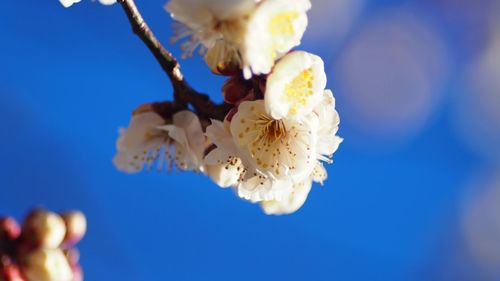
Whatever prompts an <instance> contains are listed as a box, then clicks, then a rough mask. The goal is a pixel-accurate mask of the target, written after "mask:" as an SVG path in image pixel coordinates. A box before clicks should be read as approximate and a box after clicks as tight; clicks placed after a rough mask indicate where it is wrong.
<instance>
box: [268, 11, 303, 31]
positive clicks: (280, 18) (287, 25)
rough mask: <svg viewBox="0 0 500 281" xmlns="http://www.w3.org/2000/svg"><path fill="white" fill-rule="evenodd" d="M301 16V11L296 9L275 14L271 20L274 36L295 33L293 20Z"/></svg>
mask: <svg viewBox="0 0 500 281" xmlns="http://www.w3.org/2000/svg"><path fill="white" fill-rule="evenodd" d="M298 17H299V13H297V12H295V11H288V12H283V13H279V14H277V15H275V16H274V17H272V18H271V20H270V21H269V31H270V32H271V34H272V35H274V36H277V35H278V36H279V35H288V36H293V35H294V34H295V28H294V25H293V22H294V21H295V20H296V19H297V18H298Z"/></svg>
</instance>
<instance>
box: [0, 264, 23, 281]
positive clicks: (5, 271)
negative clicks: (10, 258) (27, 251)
mask: <svg viewBox="0 0 500 281" xmlns="http://www.w3.org/2000/svg"><path fill="white" fill-rule="evenodd" d="M0 281H26V280H25V279H24V278H23V277H22V275H21V272H20V271H19V268H18V267H17V266H15V265H13V264H7V265H0Z"/></svg>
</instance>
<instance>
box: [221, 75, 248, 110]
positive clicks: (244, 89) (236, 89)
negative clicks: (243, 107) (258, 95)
mask: <svg viewBox="0 0 500 281" xmlns="http://www.w3.org/2000/svg"><path fill="white" fill-rule="evenodd" d="M252 92H253V91H252V82H251V81H247V80H245V79H244V78H243V77H241V76H233V77H231V78H230V79H228V80H226V82H224V85H223V86H222V95H223V96H224V101H225V102H226V103H229V104H239V103H241V102H243V101H245V100H251V99H252V97H253V95H252Z"/></svg>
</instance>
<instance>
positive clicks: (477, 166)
mask: <svg viewBox="0 0 500 281" xmlns="http://www.w3.org/2000/svg"><path fill="white" fill-rule="evenodd" d="M164 2H165V0H147V1H146V0H137V5H138V6H139V8H140V9H141V11H142V13H143V15H144V17H145V18H146V20H147V21H148V22H149V24H150V26H151V27H152V29H153V30H154V31H155V33H156V34H157V36H158V37H159V38H160V39H161V40H162V41H163V42H165V44H166V45H168V42H169V37H170V36H171V34H172V30H171V24H172V22H171V20H170V18H169V15H168V14H167V13H166V12H165V11H164V10H163V9H162V6H163V4H164ZM312 2H313V9H312V10H311V11H310V13H309V18H310V27H309V29H308V31H307V33H306V35H305V37H304V39H303V45H302V46H301V47H300V48H301V49H304V50H307V51H310V52H313V53H316V54H319V55H320V56H322V57H323V58H324V59H325V62H326V67H327V73H328V77H329V81H328V86H329V88H332V89H333V91H334V93H335V96H336V98H337V109H338V111H339V112H340V115H341V119H342V121H341V129H340V135H341V136H342V137H344V138H345V141H344V143H343V144H342V146H341V148H340V150H339V151H338V152H337V153H336V154H335V157H334V162H335V163H334V164H333V165H331V166H329V167H328V169H329V180H328V181H327V183H326V185H325V186H324V187H320V186H315V187H314V188H313V191H312V192H311V194H310V196H309V199H308V201H307V202H306V204H305V206H304V207H303V208H302V209H301V210H300V211H299V212H297V213H296V214H294V215H291V216H284V217H272V216H265V215H264V214H263V213H262V212H261V210H260V209H259V207H258V206H255V205H251V204H249V203H245V202H243V201H241V200H238V199H236V197H235V196H234V194H232V192H231V191H229V190H222V189H219V188H217V187H216V186H215V185H214V184H212V183H211V182H210V181H209V179H208V178H206V177H204V176H200V175H194V174H191V173H177V172H174V173H173V174H172V175H170V176H169V175H165V174H161V173H156V172H151V173H146V172H144V173H141V174H139V175H126V174H123V173H120V172H118V171H117V170H116V169H115V168H114V167H113V165H112V163H111V159H112V157H113V155H114V153H115V141H116V138H117V136H118V128H119V127H120V126H126V125H127V124H128V122H129V117H130V112H131V111H132V110H133V109H134V108H135V107H136V106H138V105H139V104H142V103H145V102H151V101H158V100H164V99H169V98H171V89H170V85H169V82H168V80H167V79H166V76H165V75H164V73H163V72H162V71H161V69H160V67H159V66H158V65H157V63H156V61H155V60H154V59H153V57H152V56H151V55H150V53H149V52H148V50H147V49H146V48H145V46H143V44H142V43H141V42H140V41H139V40H138V39H137V38H136V37H135V36H134V35H133V34H132V32H131V30H130V27H129V24H128V21H127V20H126V17H125V16H124V14H123V12H122V10H121V8H120V7H119V6H110V7H107V6H102V5H100V4H99V3H97V2H91V1H85V0H84V1H82V3H79V4H77V5H75V6H74V7H72V8H70V9H64V8H63V7H62V6H61V5H60V4H59V2H58V1H57V0H43V1H40V0H28V1H14V0H10V1H9V0H7V1H1V3H0V34H1V36H0V113H1V117H2V121H1V122H0V132H1V137H0V213H1V214H11V215H14V216H16V217H17V218H21V217H22V216H23V215H24V213H25V212H26V211H27V210H28V209H29V208H30V207H32V206H37V205H43V206H46V207H48V208H50V209H53V210H56V211H58V210H65V209H75V208H76V209H81V210H83V211H84V212H85V213H86V214H87V216H88V220H89V232H88V234H87V237H86V238H85V240H84V241H83V242H82V243H81V245H80V249H81V252H82V264H83V266H84V270H85V273H86V280H122V281H125V280H273V279H274V280H342V281H346V280H384V281H387V280H408V281H440V280H456V281H461V280H463V281H466V280H474V281H482V280H484V281H489V280H492V281H498V280H500V1H498V0H378V1H375V0H312ZM170 49H171V50H172V51H173V52H174V53H175V54H176V55H179V53H180V52H179V48H178V46H170ZM182 68H183V70H184V74H185V76H186V77H187V78H188V80H189V81H190V82H191V84H193V85H194V86H195V87H196V88H198V89H200V90H202V91H205V92H209V93H210V94H211V95H212V96H213V98H214V99H217V100H220V99H221V98H220V94H219V89H220V86H221V84H222V81H223V80H222V79H221V78H218V77H215V76H213V75H211V74H210V72H209V70H208V69H207V68H206V66H205V65H204V63H203V61H202V60H201V59H200V58H199V57H194V58H191V59H187V60H185V61H182Z"/></svg>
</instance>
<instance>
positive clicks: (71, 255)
mask: <svg viewBox="0 0 500 281" xmlns="http://www.w3.org/2000/svg"><path fill="white" fill-rule="evenodd" d="M64 255H65V256H66V259H68V262H69V264H70V265H74V264H78V262H80V251H78V249H76V248H71V249H67V250H64Z"/></svg>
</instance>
